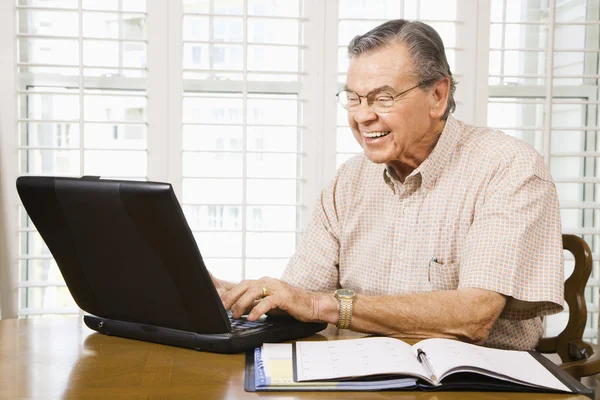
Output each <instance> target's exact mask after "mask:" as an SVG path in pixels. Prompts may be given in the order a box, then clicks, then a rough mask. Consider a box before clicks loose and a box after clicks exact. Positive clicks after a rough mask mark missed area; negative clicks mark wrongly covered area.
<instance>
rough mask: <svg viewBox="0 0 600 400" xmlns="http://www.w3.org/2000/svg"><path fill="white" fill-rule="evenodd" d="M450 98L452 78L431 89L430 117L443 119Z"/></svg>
mask: <svg viewBox="0 0 600 400" xmlns="http://www.w3.org/2000/svg"><path fill="white" fill-rule="evenodd" d="M448 96H450V78H448V77H446V78H444V79H442V80H440V81H438V82H437V83H436V84H435V85H434V86H433V87H432V88H431V89H430V101H431V103H430V104H431V108H430V109H429V116H430V117H432V118H441V117H442V116H443V115H444V113H445V112H446V108H447V107H448Z"/></svg>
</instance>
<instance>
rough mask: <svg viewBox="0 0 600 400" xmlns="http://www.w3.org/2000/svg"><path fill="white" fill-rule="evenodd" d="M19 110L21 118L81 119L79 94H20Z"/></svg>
mask: <svg viewBox="0 0 600 400" xmlns="http://www.w3.org/2000/svg"><path fill="white" fill-rule="evenodd" d="M18 110H19V118H29V119H46V120H79V96H71V95H58V94H35V93H34V92H32V93H29V94H20V95H19V107H18Z"/></svg>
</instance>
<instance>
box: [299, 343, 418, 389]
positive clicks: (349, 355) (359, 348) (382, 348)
mask: <svg viewBox="0 0 600 400" xmlns="http://www.w3.org/2000/svg"><path fill="white" fill-rule="evenodd" d="M296 371H297V377H298V381H308V380H323V379H336V378H349V377H358V376H367V375H375V374H394V373H397V374H407V375H411V376H418V377H422V376H425V375H426V374H425V371H424V369H423V367H422V366H421V363H419V361H418V360H417V357H416V356H415V355H414V353H413V349H412V348H411V346H410V345H408V344H406V343H404V342H403V341H401V340H398V339H393V338H386V337H369V338H360V339H348V340H333V341H328V342H297V343H296Z"/></svg>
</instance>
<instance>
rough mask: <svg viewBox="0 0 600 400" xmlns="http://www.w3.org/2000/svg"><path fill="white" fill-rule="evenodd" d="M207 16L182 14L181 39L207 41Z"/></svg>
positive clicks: (208, 37)
mask: <svg viewBox="0 0 600 400" xmlns="http://www.w3.org/2000/svg"><path fill="white" fill-rule="evenodd" d="M208 28H209V17H198V16H195V15H194V16H189V15H187V16H184V17H183V40H202V41H207V40H209V39H210V36H209V31H208Z"/></svg>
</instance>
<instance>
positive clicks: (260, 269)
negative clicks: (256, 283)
mask: <svg viewBox="0 0 600 400" xmlns="http://www.w3.org/2000/svg"><path fill="white" fill-rule="evenodd" d="M287 263H288V259H277V260H272V259H248V260H246V278H247V279H260V278H262V277H264V276H269V277H271V278H277V279H280V278H281V276H282V275H283V271H284V269H285V266H286V265H287Z"/></svg>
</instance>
